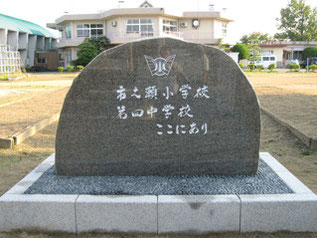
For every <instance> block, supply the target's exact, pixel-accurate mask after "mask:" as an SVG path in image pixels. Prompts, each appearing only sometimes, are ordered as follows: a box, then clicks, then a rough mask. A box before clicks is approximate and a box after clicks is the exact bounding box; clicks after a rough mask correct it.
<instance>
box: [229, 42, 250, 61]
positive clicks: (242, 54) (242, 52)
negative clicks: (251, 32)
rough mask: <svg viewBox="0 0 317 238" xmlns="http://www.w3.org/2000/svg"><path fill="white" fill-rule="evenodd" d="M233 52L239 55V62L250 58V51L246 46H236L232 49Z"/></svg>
mask: <svg viewBox="0 0 317 238" xmlns="http://www.w3.org/2000/svg"><path fill="white" fill-rule="evenodd" d="M232 52H238V53H239V60H243V59H247V58H248V57H249V49H248V47H247V46H246V45H245V44H240V43H238V44H236V45H234V46H233V48H232Z"/></svg>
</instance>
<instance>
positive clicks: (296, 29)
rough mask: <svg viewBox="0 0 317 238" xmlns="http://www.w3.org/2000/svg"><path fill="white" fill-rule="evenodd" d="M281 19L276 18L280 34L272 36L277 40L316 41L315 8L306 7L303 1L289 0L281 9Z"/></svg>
mask: <svg viewBox="0 0 317 238" xmlns="http://www.w3.org/2000/svg"><path fill="white" fill-rule="evenodd" d="M280 13H281V18H277V19H276V20H277V21H278V23H279V25H278V29H279V30H280V31H281V33H277V34H275V35H274V37H275V38H276V39H279V40H286V39H289V40H292V41H312V40H317V8H314V9H312V8H311V7H310V6H309V5H306V3H305V0H291V1H290V2H289V4H288V5H287V6H286V8H282V9H281V11H280Z"/></svg>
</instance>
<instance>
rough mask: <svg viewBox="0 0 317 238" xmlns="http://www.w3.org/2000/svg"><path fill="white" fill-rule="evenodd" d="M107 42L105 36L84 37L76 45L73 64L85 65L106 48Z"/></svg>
mask: <svg viewBox="0 0 317 238" xmlns="http://www.w3.org/2000/svg"><path fill="white" fill-rule="evenodd" d="M109 43H110V41H109V39H108V38H107V37H105V36H102V37H97V38H86V39H85V41H84V42H83V43H81V44H80V45H79V46H78V48H79V50H78V51H77V59H76V60H74V61H73V64H74V65H83V66H86V65H87V64H88V63H89V62H90V61H91V60H92V59H93V58H95V57H96V56H97V55H98V54H100V53H101V52H102V51H104V50H105V49H107V48H108V46H109Z"/></svg>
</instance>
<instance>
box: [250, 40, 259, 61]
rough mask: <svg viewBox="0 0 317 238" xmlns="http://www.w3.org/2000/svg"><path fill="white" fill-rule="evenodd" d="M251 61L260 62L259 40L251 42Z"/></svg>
mask: <svg viewBox="0 0 317 238" xmlns="http://www.w3.org/2000/svg"><path fill="white" fill-rule="evenodd" d="M248 48H249V53H250V55H249V61H251V62H253V63H254V62H258V61H259V60H260V49H261V48H260V47H259V45H258V40H253V41H249V44H248Z"/></svg>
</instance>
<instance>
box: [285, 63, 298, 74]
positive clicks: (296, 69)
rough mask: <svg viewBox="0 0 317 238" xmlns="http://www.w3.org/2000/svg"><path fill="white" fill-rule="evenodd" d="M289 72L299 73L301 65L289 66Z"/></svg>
mask: <svg viewBox="0 0 317 238" xmlns="http://www.w3.org/2000/svg"><path fill="white" fill-rule="evenodd" d="M288 68H289V71H291V72H293V71H295V72H299V69H300V65H299V64H289V65H288Z"/></svg>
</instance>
